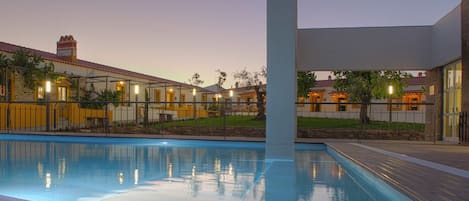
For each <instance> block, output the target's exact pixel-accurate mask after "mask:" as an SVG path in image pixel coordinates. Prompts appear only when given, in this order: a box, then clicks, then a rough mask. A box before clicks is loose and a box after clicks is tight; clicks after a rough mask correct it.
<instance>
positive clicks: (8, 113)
mask: <svg viewBox="0 0 469 201" xmlns="http://www.w3.org/2000/svg"><path fill="white" fill-rule="evenodd" d="M10 128H11V110H10V103H8V107H7V131H8V133H10Z"/></svg>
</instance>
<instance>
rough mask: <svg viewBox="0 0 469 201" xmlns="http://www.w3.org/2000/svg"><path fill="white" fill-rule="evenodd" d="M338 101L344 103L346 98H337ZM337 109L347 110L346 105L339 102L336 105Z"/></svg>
mask: <svg viewBox="0 0 469 201" xmlns="http://www.w3.org/2000/svg"><path fill="white" fill-rule="evenodd" d="M338 102H339V103H346V102H347V100H346V99H345V98H339V99H338ZM337 111H340V112H343V111H347V105H346V104H339V105H338V107H337Z"/></svg>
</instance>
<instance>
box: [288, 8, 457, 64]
mask: <svg viewBox="0 0 469 201" xmlns="http://www.w3.org/2000/svg"><path fill="white" fill-rule="evenodd" d="M297 48H298V49H297V69H298V70H340V69H348V70H370V69H402V70H428V69H432V68H434V67H438V66H442V65H444V64H447V63H449V62H451V61H454V60H456V59H458V58H460V57H461V11H460V7H459V6H458V7H457V8H455V9H454V10H453V11H451V12H450V13H448V14H447V15H446V16H445V17H443V18H442V19H441V20H439V21H438V22H437V23H436V24H435V25H434V26H406V27H359V28H324V29H321V28H319V29H299V30H298V44H297Z"/></svg>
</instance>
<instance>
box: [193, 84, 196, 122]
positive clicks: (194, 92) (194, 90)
mask: <svg viewBox="0 0 469 201" xmlns="http://www.w3.org/2000/svg"><path fill="white" fill-rule="evenodd" d="M195 95H197V90H196V89H195V88H193V89H192V106H193V108H194V119H195V118H196V117H197V109H196V106H195Z"/></svg>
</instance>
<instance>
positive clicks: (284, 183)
mask: <svg viewBox="0 0 469 201" xmlns="http://www.w3.org/2000/svg"><path fill="white" fill-rule="evenodd" d="M295 170H296V165H295V162H293V161H290V162H288V161H282V162H273V163H272V166H271V167H270V168H269V169H268V170H267V172H266V174H265V200H273V201H277V200H278V201H296V188H295V185H296V172H295Z"/></svg>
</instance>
